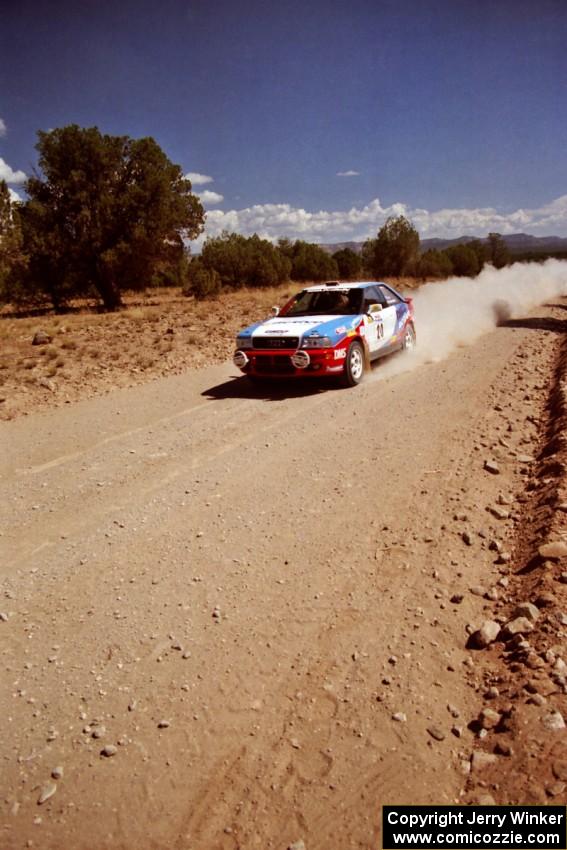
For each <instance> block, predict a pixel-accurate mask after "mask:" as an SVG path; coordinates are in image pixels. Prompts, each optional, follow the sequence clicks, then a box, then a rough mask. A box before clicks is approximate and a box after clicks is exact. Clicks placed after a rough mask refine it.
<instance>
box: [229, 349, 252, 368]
mask: <svg viewBox="0 0 567 850" xmlns="http://www.w3.org/2000/svg"><path fill="white" fill-rule="evenodd" d="M232 362H233V363H234V365H235V366H237V367H238V368H239V369H244V367H245V366H246V364H247V363H248V357H247V356H246V355H245V353H244V352H243V351H235V352H234V356H233V358H232Z"/></svg>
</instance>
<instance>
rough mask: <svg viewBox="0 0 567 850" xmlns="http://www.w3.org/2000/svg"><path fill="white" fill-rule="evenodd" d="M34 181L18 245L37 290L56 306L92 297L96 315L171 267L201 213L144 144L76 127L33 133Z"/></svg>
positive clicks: (186, 187) (163, 160)
mask: <svg viewBox="0 0 567 850" xmlns="http://www.w3.org/2000/svg"><path fill="white" fill-rule="evenodd" d="M38 136H39V141H38V143H37V146H36V147H37V150H38V152H39V167H40V169H41V172H42V174H41V175H39V176H35V177H32V178H31V179H30V180H28V182H27V185H26V191H27V193H28V196H29V201H28V202H27V203H26V204H25V205H24V207H23V209H22V225H23V232H24V245H25V248H26V251H27V252H28V254H29V257H30V274H31V276H32V278H33V280H34V282H35V285H37V286H39V287H44V288H46V289H47V291H48V293H49V295H50V297H51V298H52V300H53V303H54V304H55V306H58V304H60V303H61V302H62V301H63V302H65V300H67V299H68V298H69V297H70V295H73V294H75V293H77V294H79V293H80V294H84V293H88V292H93V293H96V294H98V296H99V297H100V299H101V300H102V302H103V304H104V306H105V307H106V308H107V309H109V310H114V309H116V308H117V307H119V306H120V305H121V292H122V290H124V289H127V288H143V287H144V286H145V285H146V284H149V283H150V282H151V280H152V277H153V275H154V274H155V272H156V271H157V270H158V269H159V268H160V267H161V269H163V267H164V266H167V265H168V263H169V264H171V263H179V262H180V260H181V257H182V255H183V253H184V243H183V240H184V239H193V238H195V237H196V236H198V234H199V233H200V232H201V231H202V229H203V222H204V211H203V207H202V206H201V204H200V202H199V200H198V198H197V197H196V196H195V195H193V194H192V192H191V183H190V181H189V180H186V179H185V178H184V177H183V173H182V171H181V168H180V167H179V166H178V165H174V164H173V163H172V162H170V161H169V159H168V158H167V156H166V155H165V154H164V152H163V151H162V150H161V148H160V147H159V145H158V144H157V142H155V141H154V139H152V138H144V139H137V140H135V139H130V138H129V137H127V136H109V135H103V134H102V133H101V132H100V131H99V130H98V128H97V127H90V128H88V129H83V128H80V127H78V126H77V125H71V126H69V127H63V128H60V129H57V130H53V131H51V132H49V133H45V132H41V131H40V132H39V134H38Z"/></svg>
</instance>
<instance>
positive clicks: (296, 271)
mask: <svg viewBox="0 0 567 850" xmlns="http://www.w3.org/2000/svg"><path fill="white" fill-rule="evenodd" d="M291 276H292V278H293V280H299V281H309V280H313V281H319V280H329V279H331V278H336V277H338V276H339V269H338V266H337V263H336V262H335V260H334V259H333V258H332V257H331V255H330V254H328V253H327V252H326V251H324V250H323V248H321V247H320V246H319V245H314V244H313V243H311V242H303V241H302V240H299V239H298V240H297V241H296V242H295V243H294V245H293V258H292V267H291Z"/></svg>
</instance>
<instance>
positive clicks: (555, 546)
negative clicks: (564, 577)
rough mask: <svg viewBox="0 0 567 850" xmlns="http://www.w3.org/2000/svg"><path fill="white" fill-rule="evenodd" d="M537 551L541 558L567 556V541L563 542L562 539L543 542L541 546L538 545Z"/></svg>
mask: <svg viewBox="0 0 567 850" xmlns="http://www.w3.org/2000/svg"><path fill="white" fill-rule="evenodd" d="M538 552H539V554H540V555H541V557H542V558H553V559H559V558H565V557H567V543H564V542H563V541H562V540H556V541H554V542H552V543H544V545H543V546H540V547H539V549H538Z"/></svg>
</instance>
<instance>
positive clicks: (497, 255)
mask: <svg viewBox="0 0 567 850" xmlns="http://www.w3.org/2000/svg"><path fill="white" fill-rule="evenodd" d="M488 258H489V260H490V262H491V263H492V265H493V266H494V268H496V269H502V268H504V266H507V265H508V263H509V262H510V260H511V254H510V251H509V250H508V246H507V245H506V242H505V241H504V239H503V237H502V235H501V234H500V233H489V234H488Z"/></svg>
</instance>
